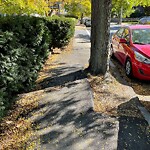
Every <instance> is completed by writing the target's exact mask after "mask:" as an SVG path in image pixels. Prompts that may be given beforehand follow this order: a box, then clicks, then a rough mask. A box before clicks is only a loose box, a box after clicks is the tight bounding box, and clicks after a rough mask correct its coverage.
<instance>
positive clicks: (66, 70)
mask: <svg viewBox="0 0 150 150" xmlns="http://www.w3.org/2000/svg"><path fill="white" fill-rule="evenodd" d="M50 72H51V73H52V77H47V78H46V79H44V80H43V81H42V82H40V83H39V85H40V86H41V87H42V89H44V88H48V87H55V86H62V87H63V86H65V84H67V83H69V82H73V81H76V80H79V79H84V78H86V74H85V73H84V71H83V70H82V68H79V67H78V66H77V67H76V66H61V67H57V68H55V69H51V70H50Z"/></svg>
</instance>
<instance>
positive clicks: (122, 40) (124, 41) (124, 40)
mask: <svg viewBox="0 0 150 150" xmlns="http://www.w3.org/2000/svg"><path fill="white" fill-rule="evenodd" d="M119 43H127V40H126V39H120V41H119Z"/></svg>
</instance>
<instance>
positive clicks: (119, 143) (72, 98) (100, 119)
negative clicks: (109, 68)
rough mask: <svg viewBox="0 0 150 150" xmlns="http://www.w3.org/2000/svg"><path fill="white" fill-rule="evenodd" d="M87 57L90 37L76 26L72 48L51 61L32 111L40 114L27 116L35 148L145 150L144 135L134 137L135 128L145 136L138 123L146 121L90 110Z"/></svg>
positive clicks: (146, 149)
mask: <svg viewBox="0 0 150 150" xmlns="http://www.w3.org/2000/svg"><path fill="white" fill-rule="evenodd" d="M89 56H90V39H89V36H88V34H87V32H86V29H85V28H84V27H80V26H79V27H76V31H75V37H74V43H73V51H71V52H69V53H63V54H61V55H60V56H58V58H57V60H56V61H54V62H53V63H54V64H59V67H57V68H55V69H53V70H51V71H52V74H53V76H52V77H50V78H48V80H47V82H48V83H47V85H45V87H44V88H45V93H44V95H43V96H42V98H41V100H40V101H39V107H38V108H37V109H36V110H34V112H32V114H39V115H30V119H31V120H32V122H33V123H34V124H36V126H37V128H36V129H35V133H36V136H34V137H33V139H32V140H33V141H36V148H35V149H41V150H44V149H46V150H122V149H126V150H129V149H130V150H136V149H138V150H148V149H149V147H148V146H149V145H148V143H146V142H147V137H145V136H144V137H143V138H141V137H140V139H137V138H138V137H136V133H137V132H138V131H140V132H141V133H140V134H141V136H143V135H144V132H145V131H141V130H140V126H141V125H142V126H143V127H144V126H145V124H146V122H143V120H142V121H141V120H136V119H134V118H127V117H121V118H119V119H118V118H115V117H109V116H104V115H102V114H99V113H96V112H93V111H92V109H93V93H92V90H91V88H90V85H89V83H88V80H87V78H86V75H85V74H84V72H83V69H84V67H85V66H86V65H87V64H88V60H89ZM55 87H57V88H56V89H55ZM52 88H53V90H52ZM127 120H129V122H128V121H127ZM136 124H140V126H138V125H136ZM128 127H129V128H128ZM130 134H132V136H133V139H132V137H130ZM128 139H129V140H128ZM134 140H135V141H134ZM31 142H32V141H31ZM131 142H132V143H131ZM137 142H138V143H137ZM128 143H129V145H128ZM27 147H28V145H27Z"/></svg>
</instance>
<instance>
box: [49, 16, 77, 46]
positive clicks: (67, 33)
mask: <svg viewBox="0 0 150 150" xmlns="http://www.w3.org/2000/svg"><path fill="white" fill-rule="evenodd" d="M46 20H47V27H48V28H49V30H50V31H51V33H52V47H53V48H56V47H57V48H61V47H64V46H66V45H67V44H68V43H69V41H70V39H71V37H72V36H73V35H74V30H75V22H76V21H75V20H74V19H71V18H65V17H57V16H55V17H47V18H46Z"/></svg>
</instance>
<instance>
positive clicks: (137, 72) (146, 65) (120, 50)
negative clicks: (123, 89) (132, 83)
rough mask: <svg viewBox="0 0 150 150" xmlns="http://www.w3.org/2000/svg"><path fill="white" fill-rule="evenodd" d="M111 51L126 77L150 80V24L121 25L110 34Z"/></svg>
mask: <svg viewBox="0 0 150 150" xmlns="http://www.w3.org/2000/svg"><path fill="white" fill-rule="evenodd" d="M111 52H112V54H113V55H114V56H115V57H116V58H117V59H118V60H119V61H120V62H121V63H122V64H123V66H124V67H125V72H126V75H127V76H128V77H132V76H134V77H136V78H138V79H141V80H150V25H131V26H124V27H121V28H120V29H119V30H118V31H117V32H116V33H115V34H114V35H113V36H112V44H111Z"/></svg>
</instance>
